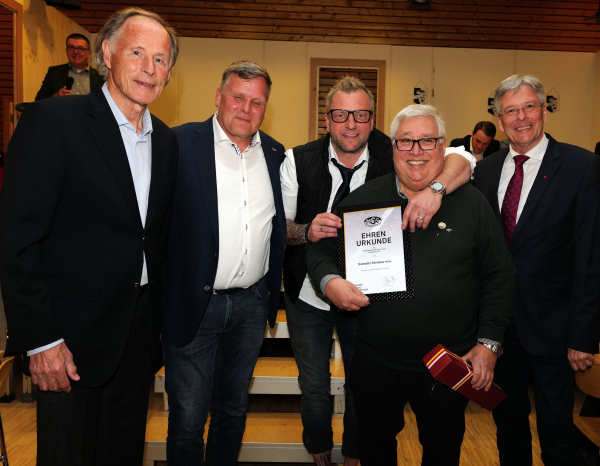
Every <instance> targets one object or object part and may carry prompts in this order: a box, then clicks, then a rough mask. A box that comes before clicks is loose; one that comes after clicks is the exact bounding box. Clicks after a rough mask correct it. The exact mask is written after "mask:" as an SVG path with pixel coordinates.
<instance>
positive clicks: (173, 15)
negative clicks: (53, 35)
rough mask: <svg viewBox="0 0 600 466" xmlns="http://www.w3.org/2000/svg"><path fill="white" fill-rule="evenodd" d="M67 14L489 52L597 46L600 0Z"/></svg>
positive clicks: (243, 4)
mask: <svg viewBox="0 0 600 466" xmlns="http://www.w3.org/2000/svg"><path fill="white" fill-rule="evenodd" d="M81 4H82V9H81V11H69V10H62V12H63V13H64V14H65V15H67V16H68V17H70V18H71V19H73V20H74V21H75V22H77V23H78V24H80V25H81V26H83V27H84V28H85V29H87V30H88V31H90V32H98V30H99V29H100V28H101V27H102V24H103V23H104V21H105V20H106V18H107V17H108V16H109V15H110V14H111V13H112V12H114V11H116V10H118V9H121V8H124V7H126V6H139V7H142V8H146V9H149V10H153V11H156V12H157V13H159V14H160V15H162V16H163V17H164V18H165V19H166V20H167V21H169V23H170V24H171V25H172V26H173V27H175V28H176V29H177V30H178V31H179V33H180V34H181V35H182V36H184V37H213V38H228V39H256V40H280V41H304V42H342V43H355V44H387V45H404V46H429V47H475V48H491V49H522V50H524V49H526V50H563V51H578V52H597V51H599V50H600V25H599V24H596V23H595V21H583V18H584V17H586V16H591V15H593V14H594V13H596V12H597V11H598V10H599V8H600V2H599V1H598V0H560V1H550V0H432V4H431V5H427V6H425V5H413V4H410V3H409V2H407V1H405V0H389V1H372V0H235V1H221V2H218V1H199V0H132V1H131V2H129V3H124V2H123V1H122V0H102V1H100V0H81Z"/></svg>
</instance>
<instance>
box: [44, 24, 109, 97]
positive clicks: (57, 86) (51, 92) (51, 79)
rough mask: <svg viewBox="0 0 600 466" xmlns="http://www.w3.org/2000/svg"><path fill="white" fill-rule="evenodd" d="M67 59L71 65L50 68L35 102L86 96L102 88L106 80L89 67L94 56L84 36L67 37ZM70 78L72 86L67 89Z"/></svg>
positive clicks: (72, 35)
mask: <svg viewBox="0 0 600 466" xmlns="http://www.w3.org/2000/svg"><path fill="white" fill-rule="evenodd" d="M66 42H67V58H68V59H69V63H65V64H64V65H58V66H51V67H49V68H48V72H47V73H46V77H45V78H44V81H43V82H42V87H41V88H40V90H39V91H38V93H37V95H36V96H35V100H42V99H48V98H50V97H63V96H66V95H85V94H89V93H90V92H92V91H95V90H96V89H99V88H100V87H102V84H104V78H103V77H102V76H100V74H98V72H97V71H96V69H95V68H92V67H91V66H89V65H88V60H89V59H90V56H91V55H92V51H91V49H90V41H89V40H88V38H87V37H85V36H84V35H83V34H71V35H70V36H69V37H67V41H66ZM69 78H72V79H73V82H72V86H71V88H70V89H67V84H68V81H69Z"/></svg>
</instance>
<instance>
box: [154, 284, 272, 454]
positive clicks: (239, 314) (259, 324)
mask: <svg viewBox="0 0 600 466" xmlns="http://www.w3.org/2000/svg"><path fill="white" fill-rule="evenodd" d="M268 302H269V290H268V287H267V281H266V279H265V278H263V279H261V280H260V281H259V282H258V283H257V284H256V285H254V286H252V287H250V288H247V289H245V290H242V291H239V292H238V293H235V294H227V295H214V294H213V295H212V296H211V299H210V301H209V303H208V306H207V308H206V312H205V314H204V316H203V318H202V322H201V323H200V327H199V328H198V332H197V333H196V337H195V338H194V339H193V340H192V342H191V343H189V344H188V345H187V346H185V347H183V348H176V347H174V346H172V345H169V344H168V343H167V342H164V345H163V351H164V362H165V389H166V392H167V394H168V395H169V407H170V412H169V430H168V437H167V463H168V464H169V466H188V465H203V464H206V465H209V466H235V465H236V464H237V457H238V454H239V451H240V447H241V444H242V436H243V435H244V430H245V428H246V410H247V408H248V386H249V385H250V379H251V378H252V373H253V371H254V366H255V365H256V360H257V359H258V353H259V351H260V347H261V344H262V341H263V337H264V334H265V328H266V322H267V312H268ZM209 407H210V408H211V409H210V411H211V417H210V425H209V429H208V439H207V442H206V462H205V461H204V440H203V435H204V425H205V424H206V419H207V417H208V411H209Z"/></svg>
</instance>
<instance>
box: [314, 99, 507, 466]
mask: <svg viewBox="0 0 600 466" xmlns="http://www.w3.org/2000/svg"><path fill="white" fill-rule="evenodd" d="M390 134H391V135H392V136H391V139H392V144H393V151H394V152H393V158H394V169H395V172H394V173H391V174H389V175H385V176H382V177H380V178H378V179H377V180H373V181H370V182H368V183H366V184H365V185H364V186H362V187H361V188H358V189H357V190H356V191H354V192H352V193H351V194H350V195H348V197H346V198H345V199H344V201H342V203H341V204H340V207H343V206H351V205H352V206H360V205H362V204H371V203H375V202H382V201H396V202H400V201H401V200H402V199H404V200H405V201H406V200H408V201H409V203H410V202H411V199H413V198H414V197H415V196H416V195H418V193H420V192H421V191H422V190H424V189H426V188H427V186H428V185H429V183H431V181H432V180H435V179H436V177H437V176H438V175H439V173H440V171H441V170H442V167H443V163H444V149H445V147H446V142H445V129H444V122H443V121H442V119H441V118H440V116H439V114H438V112H437V110H436V109H435V108H434V107H432V106H430V105H410V106H408V107H406V108H405V109H404V110H402V111H401V112H400V113H398V115H396V118H395V119H394V121H393V123H392V126H391V133H390ZM431 226H432V227H433V228H432V227H430V228H429V229H427V230H422V229H416V231H415V232H413V233H409V231H408V230H406V231H405V232H404V235H410V243H411V251H412V252H411V254H412V258H411V259H412V260H411V262H412V277H413V282H414V295H415V297H414V298H413V299H399V300H395V301H378V302H373V303H369V300H368V298H367V297H366V296H365V295H364V294H363V293H362V292H361V291H360V290H359V289H358V288H357V287H356V286H355V285H354V284H352V283H350V282H349V281H347V280H345V279H344V278H342V277H341V276H339V272H338V266H337V264H338V255H337V250H338V249H337V242H336V240H335V239H334V238H330V239H324V240H321V241H320V242H319V243H316V244H314V245H310V246H309V247H308V248H307V253H306V260H307V265H308V273H309V275H310V277H311V279H312V280H313V282H314V283H318V284H320V288H321V291H322V292H323V293H324V294H325V295H326V296H327V297H328V298H329V299H330V300H331V301H332V302H333V303H334V304H335V305H336V306H337V307H338V308H339V309H344V310H348V311H358V337H357V339H356V346H355V349H354V357H353V360H352V366H351V369H350V374H349V383H350V387H351V388H352V391H353V393H354V404H355V409H356V416H357V420H358V436H357V437H358V449H359V458H360V461H361V465H362V466H371V465H377V466H388V465H389V466H391V465H396V464H397V451H396V449H397V441H396V436H397V435H398V433H399V432H400V431H401V430H402V428H403V427H404V415H403V409H404V405H405V404H406V403H407V402H410V404H411V407H412V409H413V411H414V412H415V414H416V416H417V423H418V426H419V440H420V442H421V445H422V446H423V464H449V465H458V464H459V458H460V446H461V444H462V439H463V434H464V430H465V420H464V411H465V408H466V406H467V403H468V400H467V399H466V398H465V397H463V396H462V395H460V394H458V393H457V392H455V391H454V390H452V389H451V388H449V387H447V386H445V385H442V384H436V382H435V380H434V379H433V377H432V376H431V375H430V374H429V372H428V371H427V368H426V366H425V365H424V364H423V362H422V358H423V357H424V356H425V355H426V354H427V353H428V352H429V351H431V349H433V348H434V347H435V346H436V345H437V344H439V343H442V344H443V345H444V347H446V348H447V349H448V350H450V351H452V352H454V353H457V354H459V355H464V358H465V359H466V360H468V361H470V362H471V364H472V365H473V372H474V376H473V378H472V381H471V382H470V383H472V384H473V387H474V388H476V389H484V390H489V388H490V386H491V384H492V380H493V375H494V366H495V363H496V357H498V356H499V355H500V353H499V351H498V346H499V344H500V343H501V342H502V340H503V337H504V331H505V329H506V327H507V326H508V323H509V320H510V315H511V306H512V293H513V290H514V272H513V268H512V263H511V260H510V256H509V254H508V250H507V248H506V245H505V244H504V241H503V238H502V234H501V233H500V232H499V231H498V229H497V226H496V220H495V218H494V215H493V213H492V210H491V209H490V207H489V205H487V203H486V201H485V199H484V197H483V196H482V195H481V194H480V193H478V192H477V190H476V189H475V188H474V187H473V186H471V185H469V184H466V185H464V186H462V187H460V188H458V189H456V190H455V191H454V192H452V193H451V194H448V195H447V196H445V197H444V199H443V201H442V204H441V207H440V209H439V211H438V212H437V213H436V214H435V215H434V216H433V218H432V219H431Z"/></svg>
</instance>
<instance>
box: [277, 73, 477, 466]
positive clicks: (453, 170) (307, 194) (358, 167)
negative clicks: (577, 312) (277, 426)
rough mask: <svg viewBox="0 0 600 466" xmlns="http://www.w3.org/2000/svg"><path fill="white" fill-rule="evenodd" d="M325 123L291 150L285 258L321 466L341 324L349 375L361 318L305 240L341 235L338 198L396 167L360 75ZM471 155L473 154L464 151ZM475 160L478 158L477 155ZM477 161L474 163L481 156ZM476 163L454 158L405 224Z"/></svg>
mask: <svg viewBox="0 0 600 466" xmlns="http://www.w3.org/2000/svg"><path fill="white" fill-rule="evenodd" d="M326 107H327V114H326V116H325V121H326V124H327V130H328V131H329V132H328V134H327V135H326V136H325V137H324V138H322V139H317V140H316V141H313V142H310V143H308V144H305V145H303V146H298V147H295V148H294V149H291V150H288V151H287V152H286V159H285V161H284V163H283V164H282V168H281V185H282V190H283V203H284V208H285V214H286V219H287V220H286V223H287V239H286V244H287V247H286V251H285V260H284V288H285V311H286V316H287V321H288V328H289V331H290V339H291V342H292V347H293V349H294V355H295V357H296V363H297V364H298V369H299V381H300V386H301V388H302V423H303V425H304V433H303V439H304V445H305V446H306V449H307V450H308V451H309V452H310V453H311V454H313V455H314V457H315V461H316V463H317V464H319V465H329V464H330V461H331V460H330V458H331V449H332V447H333V432H332V429H331V407H330V399H329V390H330V376H329V354H330V346H331V338H332V333H333V329H334V328H335V329H336V332H337V335H338V338H339V342H340V346H341V350H342V356H343V360H344V370H345V372H346V373H348V370H349V368H350V361H351V359H352V354H353V351H354V341H355V339H356V319H355V318H354V316H349V315H348V313H338V312H337V309H336V308H335V307H334V308H333V309H332V310H331V311H330V306H331V303H330V301H329V300H328V299H327V298H326V297H325V296H324V295H323V294H322V293H321V292H320V291H318V287H315V286H314V285H313V284H312V283H311V282H310V280H309V278H308V276H307V274H306V272H307V269H306V263H305V253H306V248H305V245H306V244H307V243H316V242H318V241H320V240H321V239H323V238H330V237H335V236H336V235H337V229H338V228H339V227H340V226H341V224H340V219H339V218H338V217H337V216H336V215H334V214H332V213H331V212H333V211H334V210H335V208H336V206H337V204H338V203H339V202H340V201H341V200H342V199H343V198H344V197H345V196H346V195H347V194H348V193H349V192H350V191H353V190H354V189H356V188H358V187H359V186H361V185H363V184H364V183H365V181H368V180H371V179H373V178H377V177H379V176H382V175H385V174H388V173H392V172H393V171H394V164H393V161H392V145H391V144H390V139H389V138H388V137H387V136H386V135H385V134H383V133H382V132H381V131H379V130H377V129H375V128H374V122H373V116H374V115H373V110H374V101H373V95H372V94H371V92H370V91H369V90H368V89H367V88H366V87H365V85H364V84H363V83H362V82H361V81H360V80H359V79H357V78H354V77H350V76H346V77H345V78H342V79H341V80H339V81H338V82H337V83H336V84H335V85H334V86H333V87H332V88H331V90H330V91H329V94H328V95H327V98H326ZM462 155H463V156H464V157H470V155H469V154H462ZM471 159H472V157H471ZM472 160H473V165H474V159H472ZM470 169H471V166H470V164H469V163H468V162H467V160H465V159H464V158H463V157H461V155H457V154H453V155H451V156H449V158H448V160H447V163H446V166H445V172H444V173H440V176H439V177H438V178H436V180H434V181H436V182H437V183H438V184H439V185H441V187H438V186H435V187H434V186H432V187H431V189H429V188H428V189H427V190H426V191H425V193H424V194H423V196H422V197H420V198H416V199H414V201H413V202H411V208H412V213H411V212H409V211H407V214H406V215H405V221H404V225H405V226H406V225H407V224H409V219H410V228H411V230H413V231H414V229H415V226H417V227H419V228H426V227H427V224H428V223H429V220H430V219H431V217H432V216H433V215H434V214H435V212H436V211H437V210H438V209H439V207H440V203H441V198H442V196H441V195H439V194H435V193H436V192H441V191H442V190H444V192H445V190H448V192H451V191H452V190H454V189H455V188H456V187H458V186H460V185H461V184H463V183H465V182H466V181H467V180H468V177H469V172H470ZM345 401H346V407H345V415H344V437H343V445H342V453H343V455H344V456H345V457H346V459H345V463H344V464H346V465H355V464H357V463H358V459H357V458H358V447H357V440H356V435H357V434H356V416H355V413H354V403H353V397H352V392H351V391H350V390H349V388H348V386H346V400H345Z"/></svg>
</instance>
